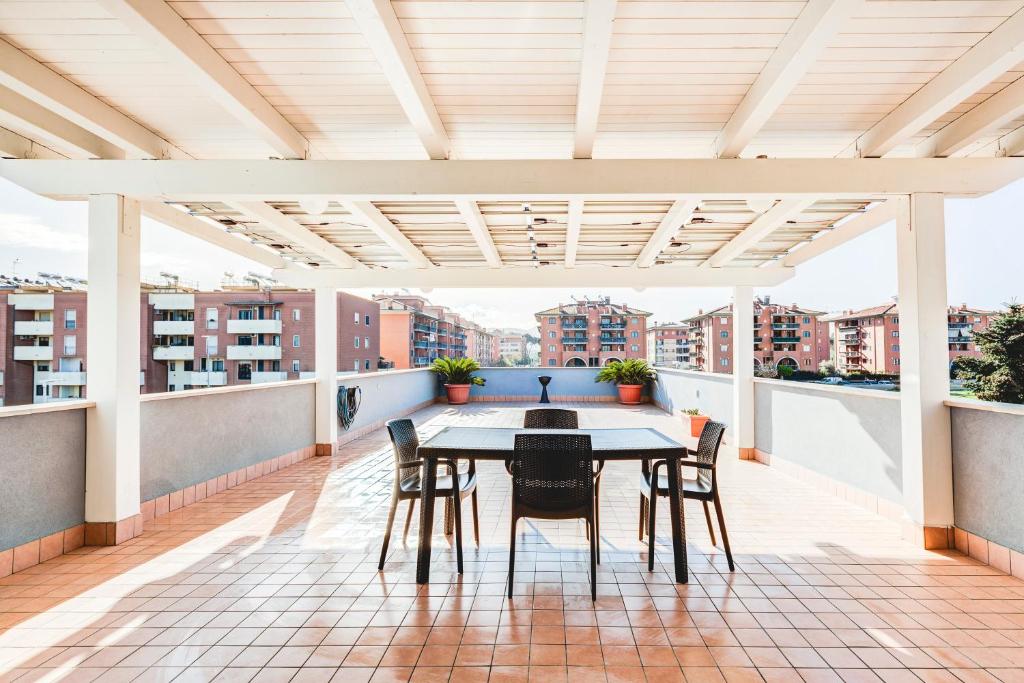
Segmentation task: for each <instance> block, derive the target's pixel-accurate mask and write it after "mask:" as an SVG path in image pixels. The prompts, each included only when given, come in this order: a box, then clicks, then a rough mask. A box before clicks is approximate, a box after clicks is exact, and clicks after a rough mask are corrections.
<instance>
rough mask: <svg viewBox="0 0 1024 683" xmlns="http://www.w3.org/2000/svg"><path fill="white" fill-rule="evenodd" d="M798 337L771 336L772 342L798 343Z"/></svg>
mask: <svg viewBox="0 0 1024 683" xmlns="http://www.w3.org/2000/svg"><path fill="white" fill-rule="evenodd" d="M799 343H800V337H776V336H772V344H799Z"/></svg>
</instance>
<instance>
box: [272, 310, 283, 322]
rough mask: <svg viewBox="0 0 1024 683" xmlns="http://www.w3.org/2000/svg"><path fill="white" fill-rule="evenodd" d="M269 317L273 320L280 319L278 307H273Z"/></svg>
mask: <svg viewBox="0 0 1024 683" xmlns="http://www.w3.org/2000/svg"><path fill="white" fill-rule="evenodd" d="M271 317H272V318H273V319H274V320H280V319H281V309H280V308H275V309H274V313H273V314H272V315H271Z"/></svg>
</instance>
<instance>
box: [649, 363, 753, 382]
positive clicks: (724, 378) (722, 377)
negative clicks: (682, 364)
mask: <svg viewBox="0 0 1024 683" xmlns="http://www.w3.org/2000/svg"><path fill="white" fill-rule="evenodd" d="M652 367H653V368H654V371H655V372H657V373H658V374H659V375H660V374H662V373H664V374H666V375H679V376H681V377H694V378H698V379H706V380H711V381H717V382H722V383H723V384H732V383H733V376H732V375H727V374H725V373H724V372H703V371H702V370H682V369H680V368H662V367H658V366H657V365H654V366H652Z"/></svg>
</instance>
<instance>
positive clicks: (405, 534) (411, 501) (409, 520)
mask: <svg viewBox="0 0 1024 683" xmlns="http://www.w3.org/2000/svg"><path fill="white" fill-rule="evenodd" d="M415 511H416V499H415V498H410V499H409V512H408V513H407V514H406V515H405V530H404V531H403V532H402V543H403V544H405V543H407V542H408V541H409V525H410V524H412V516H413V513H414V512H415Z"/></svg>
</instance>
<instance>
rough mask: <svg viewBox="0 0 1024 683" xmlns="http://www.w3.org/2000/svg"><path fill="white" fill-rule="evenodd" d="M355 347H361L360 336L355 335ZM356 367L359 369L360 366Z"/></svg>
mask: <svg viewBox="0 0 1024 683" xmlns="http://www.w3.org/2000/svg"><path fill="white" fill-rule="evenodd" d="M355 348H357V349H358V348H359V337H355ZM356 369H357V370H358V369H359V368H356Z"/></svg>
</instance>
